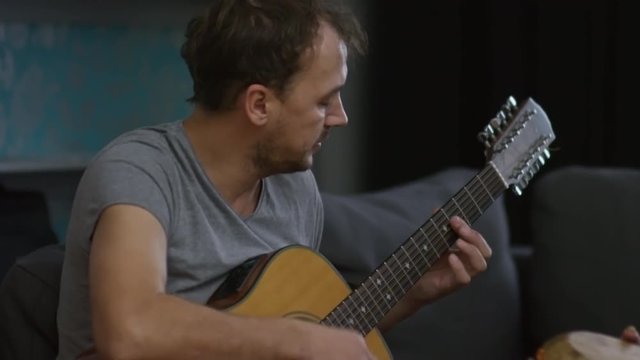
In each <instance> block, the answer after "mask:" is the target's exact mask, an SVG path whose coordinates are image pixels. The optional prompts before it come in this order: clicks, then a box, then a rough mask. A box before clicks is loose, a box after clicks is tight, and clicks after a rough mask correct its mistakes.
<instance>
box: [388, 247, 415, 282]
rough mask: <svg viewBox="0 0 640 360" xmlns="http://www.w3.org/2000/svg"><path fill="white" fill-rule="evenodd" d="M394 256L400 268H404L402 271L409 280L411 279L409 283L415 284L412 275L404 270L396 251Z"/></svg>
mask: <svg viewBox="0 0 640 360" xmlns="http://www.w3.org/2000/svg"><path fill="white" fill-rule="evenodd" d="M392 257H393V260H395V261H396V263H397V264H398V267H400V270H402V272H403V273H404V275H405V277H406V278H407V280H409V283H410V284H411V286H413V284H414V282H413V281H412V280H411V276H410V275H409V274H408V273H407V272H406V271H405V270H404V266H402V264H401V263H400V261H398V258H397V257H396V253H393V255H392ZM403 288H404V287H403Z"/></svg>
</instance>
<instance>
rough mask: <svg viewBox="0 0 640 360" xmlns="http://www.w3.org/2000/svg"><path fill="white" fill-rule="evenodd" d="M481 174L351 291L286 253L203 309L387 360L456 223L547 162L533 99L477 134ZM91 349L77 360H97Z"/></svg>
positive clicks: (327, 272) (236, 279)
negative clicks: (360, 347)
mask: <svg viewBox="0 0 640 360" xmlns="http://www.w3.org/2000/svg"><path fill="white" fill-rule="evenodd" d="M478 139H479V140H480V142H482V143H483V144H484V145H485V155H486V157H487V159H488V161H487V164H486V166H485V167H484V168H483V169H482V170H481V171H479V172H478V173H477V174H476V175H475V176H473V177H472V178H471V179H470V180H469V181H468V182H467V183H466V185H464V186H463V187H462V189H460V190H459V191H458V192H457V193H456V194H455V195H454V196H453V197H451V199H450V200H448V201H447V202H446V203H445V204H444V205H443V206H442V207H441V208H440V209H439V210H438V211H437V212H436V213H435V214H433V215H432V216H431V217H430V218H428V219H427V220H426V221H425V222H424V223H423V224H422V225H421V226H420V227H418V229H417V230H416V231H415V232H414V233H413V234H412V235H411V236H409V238H408V239H406V240H405V241H404V242H403V243H402V244H401V245H400V246H399V247H398V248H397V249H396V250H395V251H394V252H393V253H392V254H391V255H389V256H388V257H387V258H386V260H384V261H383V262H382V263H381V264H380V266H379V267H378V268H377V269H375V270H374V271H373V272H372V273H371V274H370V275H369V276H368V277H367V278H366V280H364V281H363V282H362V283H361V284H360V285H359V286H357V287H356V288H355V289H354V290H353V291H352V290H351V288H350V287H349V286H348V285H347V283H346V281H345V280H344V279H343V278H342V277H341V275H340V274H339V272H338V271H337V270H336V269H335V268H334V267H333V266H332V265H331V263H330V262H329V261H328V260H327V259H326V258H325V257H324V256H322V255H321V254H319V253H318V252H316V251H314V250H312V249H310V248H307V247H303V246H289V247H285V248H283V249H281V250H279V251H277V252H275V253H272V254H265V255H262V256H259V257H255V258H253V259H250V260H248V261H247V262H245V263H244V264H242V265H240V266H238V267H237V268H235V269H233V270H232V271H231V272H230V274H229V276H228V277H227V279H226V280H225V282H224V283H223V284H222V285H221V286H220V288H219V289H218V290H217V291H216V292H215V293H214V294H213V295H212V296H211V298H210V299H209V301H208V303H207V305H208V306H211V307H213V308H216V309H219V310H224V311H228V312H230V313H233V314H236V315H245V316H264V317H287V318H295V319H300V320H305V321H312V322H317V323H320V324H323V325H326V326H333V327H340V328H350V329H354V330H356V331H358V332H360V333H361V334H362V335H363V336H365V340H366V342H367V346H368V347H369V349H370V351H371V352H372V353H373V354H374V355H375V356H376V357H377V358H378V359H381V360H383V359H391V358H392V355H391V353H390V351H389V349H388V348H387V345H386V344H385V342H384V339H383V338H382V336H381V334H380V332H379V331H378V329H377V328H376V326H377V324H378V323H379V322H380V321H381V320H382V318H383V317H384V316H385V315H386V314H387V313H388V312H389V311H390V310H391V308H393V306H394V305H395V304H396V303H397V302H398V301H399V300H400V299H401V298H402V297H403V296H404V295H405V294H406V293H407V291H409V289H411V287H412V286H413V285H414V284H415V283H416V281H417V280H418V279H419V278H420V277H421V276H422V275H423V274H424V273H425V272H427V271H428V270H429V269H430V268H431V266H432V265H433V264H435V263H436V261H438V259H439V258H440V257H441V256H443V255H444V254H446V253H447V252H448V251H449V249H450V248H451V246H452V245H453V244H454V243H455V241H456V240H457V235H456V234H455V233H454V232H453V230H452V229H451V228H450V226H449V220H450V219H451V217H453V216H459V217H461V218H462V219H464V220H466V222H467V223H469V224H472V223H474V222H475V221H476V220H477V219H478V218H479V217H480V216H481V215H482V214H483V213H484V212H485V211H486V210H487V208H488V207H489V206H490V205H491V204H492V203H493V202H494V201H495V200H496V199H498V198H499V197H500V196H501V195H502V193H503V192H504V191H505V190H506V189H508V188H511V189H512V190H513V191H515V192H516V194H518V195H521V194H522V190H523V189H524V188H525V187H526V186H527V184H528V183H529V181H530V180H531V179H532V177H533V176H534V175H535V174H536V173H537V172H538V170H539V169H540V167H541V166H542V165H544V163H545V161H546V160H547V159H549V157H550V152H549V150H548V147H549V145H550V144H551V143H552V142H553V141H554V139H555V135H554V133H553V130H552V128H551V124H550V122H549V119H548V118H547V115H546V114H545V112H544V110H543V109H542V108H541V107H540V106H539V105H538V104H537V103H536V102H535V101H534V100H533V99H531V98H529V99H527V100H526V101H524V102H522V103H521V104H519V105H518V104H517V103H516V101H515V99H514V98H513V97H509V98H508V99H507V101H506V103H505V104H504V105H502V106H501V108H500V110H499V111H498V112H497V114H496V116H495V117H494V118H493V119H491V121H490V122H489V124H488V125H487V126H486V127H485V128H484V129H483V131H481V132H480V133H479V134H478ZM98 358H99V357H98V356H97V354H96V353H95V349H91V350H90V351H87V352H85V353H83V354H82V355H81V357H80V359H83V360H87V359H98Z"/></svg>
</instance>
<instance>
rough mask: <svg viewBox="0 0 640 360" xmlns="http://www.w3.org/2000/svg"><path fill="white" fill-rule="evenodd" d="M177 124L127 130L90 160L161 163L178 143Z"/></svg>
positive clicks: (94, 161) (97, 161)
mask: <svg viewBox="0 0 640 360" xmlns="http://www.w3.org/2000/svg"><path fill="white" fill-rule="evenodd" d="M178 126H179V123H163V124H158V125H150V126H145V127H140V128H136V129H133V130H129V131H127V132H125V133H123V134H121V135H119V136H118V137H116V138H114V139H113V140H112V141H111V142H109V143H108V144H107V145H106V146H105V147H104V148H102V150H100V152H98V154H96V156H95V157H94V158H93V160H92V162H91V163H92V164H94V163H102V162H105V161H125V162H130V163H131V162H135V163H147V162H154V163H157V162H159V161H163V159H166V158H167V156H169V155H170V154H171V152H172V150H174V149H175V148H176V146H174V145H175V143H177V142H179V133H178Z"/></svg>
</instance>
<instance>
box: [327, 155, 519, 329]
mask: <svg viewBox="0 0 640 360" xmlns="http://www.w3.org/2000/svg"><path fill="white" fill-rule="evenodd" d="M506 189H507V187H506V185H505V184H504V182H503V180H502V179H501V177H500V175H499V173H498V172H497V171H496V169H495V168H494V167H493V165H492V164H491V163H489V164H488V165H487V166H486V167H485V168H484V169H482V171H480V172H479V173H478V174H477V175H475V176H474V177H473V178H472V179H471V180H469V182H467V184H466V185H465V186H463V187H462V189H460V191H458V192H457V193H456V194H455V195H454V196H453V197H452V198H451V199H450V200H449V201H448V202H447V203H446V204H445V205H444V206H442V207H441V208H440V209H439V210H438V211H437V212H436V213H434V214H433V215H432V216H431V217H430V218H429V219H428V220H427V221H426V222H424V223H423V224H422V225H421V226H420V227H419V228H418V229H417V230H416V231H415V232H414V233H413V234H412V235H411V236H409V238H408V239H407V240H406V241H404V242H403V244H402V245H401V246H400V247H399V248H398V249H397V250H396V251H395V252H394V253H393V254H391V255H390V256H389V257H387V258H386V259H385V260H384V261H383V262H382V264H381V265H380V266H379V267H378V268H377V269H375V270H374V271H373V272H372V273H371V275H369V277H368V278H367V279H366V280H365V281H363V282H362V284H360V286H358V287H357V288H356V289H355V290H354V291H353V292H352V293H351V294H350V295H349V296H348V297H346V298H345V299H344V300H343V301H342V302H341V303H340V304H339V305H338V306H336V308H335V309H334V310H333V311H332V312H330V313H329V314H328V315H327V316H326V317H325V318H324V319H323V320H322V323H323V324H325V325H328V326H335V327H342V328H351V329H354V330H357V331H359V332H360V333H361V334H363V335H366V334H368V333H369V332H370V331H371V330H372V329H373V328H374V327H376V326H377V324H378V323H379V322H380V321H381V320H382V318H383V317H384V316H385V315H386V314H387V313H388V312H389V310H391V308H393V306H394V305H395V304H397V303H398V301H399V300H400V299H401V298H402V297H403V296H404V295H405V294H406V293H407V291H409V289H411V287H413V285H414V284H415V283H416V281H418V279H420V277H421V276H422V275H423V274H424V273H425V272H427V271H428V270H429V269H430V268H431V266H432V265H433V264H435V262H436V261H438V259H440V257H441V256H442V255H443V254H445V253H447V252H448V251H449V249H450V248H451V246H452V245H453V244H454V243H455V241H456V240H457V238H458V236H457V235H456V233H455V232H454V231H453V230H452V229H451V227H450V225H449V220H450V219H451V218H452V217H453V216H459V217H460V218H462V219H464V220H465V221H466V222H467V223H469V224H473V223H474V222H475V221H476V220H477V219H478V218H479V217H480V216H482V214H483V213H484V212H485V211H486V210H487V208H488V207H489V206H490V205H491V204H493V202H494V201H495V200H496V199H497V198H498V197H499V196H500V195H501V194H502V193H503V192H504V191H505V190H506Z"/></svg>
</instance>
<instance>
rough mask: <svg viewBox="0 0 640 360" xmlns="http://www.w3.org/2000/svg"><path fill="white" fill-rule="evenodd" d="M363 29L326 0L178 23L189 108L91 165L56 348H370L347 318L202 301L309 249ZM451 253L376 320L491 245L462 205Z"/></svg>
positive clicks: (311, 355)
mask: <svg viewBox="0 0 640 360" xmlns="http://www.w3.org/2000/svg"><path fill="white" fill-rule="evenodd" d="M365 42H366V38H365V36H364V34H363V32H362V31H361V30H360V26H359V25H358V23H357V21H356V20H355V18H354V17H353V16H352V15H350V14H349V13H348V12H346V11H345V10H344V9H343V8H341V7H339V6H338V5H335V4H332V3H330V2H327V1H321V0H305V1H300V0H236V1H233V0H217V1H214V4H213V5H212V7H211V8H210V10H209V11H208V13H207V14H206V15H205V16H203V17H201V18H197V19H194V20H193V21H192V22H191V23H190V24H189V26H188V29H187V33H186V41H185V43H184V45H183V48H182V55H183V58H184V59H185V61H186V63H187V65H188V66H189V70H190V72H191V75H192V77H193V81H194V95H193V97H192V99H191V100H192V102H193V103H194V111H193V113H192V114H191V115H190V116H188V117H187V118H186V119H185V120H184V121H178V122H173V123H166V124H162V125H158V126H154V127H149V128H145V129H139V130H135V131H132V132H129V133H127V134H124V135H122V136H120V137H119V138H118V139H116V140H114V141H113V142H112V143H111V144H109V145H108V146H107V147H106V148H105V149H103V150H102V151H101V152H100V153H99V154H98V155H97V156H96V157H95V159H94V160H93V161H92V162H91V164H89V166H88V167H87V169H86V171H85V174H84V176H83V178H82V180H81V182H80V184H79V186H78V190H77V193H76V199H75V200H74V205H73V210H72V219H71V222H70V225H69V232H68V239H67V242H66V246H67V250H66V251H67V252H66V255H65V263H64V268H63V278H62V285H61V286H62V289H61V296H60V307H59V312H58V321H59V332H60V355H59V359H65V360H66V359H74V358H76V357H77V356H78V354H80V353H81V352H83V351H84V350H86V349H88V348H89V347H92V346H94V345H95V348H96V349H97V351H98V353H99V354H100V356H101V357H103V358H114V359H134V358H135V359H138V358H140V359H142V358H144V359H202V358H208V359H209V358H211V359H351V360H353V359H372V358H373V355H372V354H371V353H370V351H369V349H368V348H367V346H366V344H365V342H364V340H363V337H362V336H361V335H360V334H359V333H357V332H355V331H352V330H346V329H338V328H332V327H326V326H322V325H318V324H313V323H307V322H302V321H297V320H290V319H284V318H264V317H251V316H235V315H232V314H229V313H227V312H224V311H218V310H215V309H213V308H211V307H207V306H205V305H203V304H204V303H206V301H207V300H208V298H209V297H210V296H211V294H212V293H213V292H214V291H215V290H216V288H217V287H218V286H219V285H220V283H221V282H222V281H223V280H224V279H225V277H226V275H227V274H228V272H229V271H230V270H231V269H233V268H234V267H236V266H237V265H239V264H241V263H242V262H243V261H245V260H246V259H248V258H251V257H253V256H256V255H259V254H264V253H268V252H272V251H275V250H277V249H279V248H281V247H283V246H286V245H290V244H302V245H306V246H309V247H312V248H315V249H317V248H318V245H319V240H320V237H321V233H322V222H323V210H322V204H321V200H320V196H319V192H318V189H317V186H316V183H315V180H314V178H313V175H312V173H311V171H310V168H311V166H312V163H313V156H314V154H315V152H317V151H318V150H319V149H320V147H321V145H322V142H323V141H324V140H325V139H326V138H327V136H328V134H329V130H330V129H332V128H333V127H340V126H345V125H346V124H347V115H346V113H345V110H344V109H343V105H342V101H341V98H340V90H341V88H342V87H343V86H344V84H345V82H346V79H347V54H348V52H349V51H352V52H358V53H361V52H362V51H363V50H364V47H365ZM451 226H452V228H453V229H454V230H455V231H456V232H457V234H458V235H459V237H460V239H459V240H458V241H457V243H456V247H457V249H458V250H457V251H456V252H455V253H451V254H448V255H447V256H445V257H443V259H441V261H440V263H439V264H437V265H436V266H435V267H434V269H432V271H429V272H428V273H427V274H426V275H424V276H423V277H422V278H421V280H420V281H419V282H418V283H417V284H416V286H415V287H414V288H413V289H412V290H411V291H410V292H409V293H408V294H407V295H406V296H405V298H403V299H402V300H401V301H400V302H399V304H398V305H396V307H394V308H393V309H392V310H391V311H390V313H389V314H388V315H387V316H386V317H385V319H384V320H383V321H382V323H381V324H380V326H379V328H381V329H382V330H384V329H387V328H389V327H391V326H393V324H395V323H396V322H398V321H400V320H401V319H403V318H405V317H406V316H409V315H410V314H412V313H413V312H415V311H416V310H418V309H419V308H420V307H421V306H423V305H425V304H428V303H430V302H432V301H435V300H436V299H438V298H440V297H442V296H444V295H445V294H448V293H450V292H451V291H454V290H455V289H457V288H459V287H460V286H463V285H465V284H467V283H468V282H469V281H470V280H471V278H472V277H473V276H475V275H476V274H477V273H479V272H481V271H483V270H485V268H486V266H487V263H486V260H487V259H488V258H489V257H490V256H491V249H490V248H489V246H488V245H487V243H486V242H485V240H484V239H483V238H482V236H481V235H480V234H479V233H477V232H476V231H474V230H472V229H471V228H470V227H469V226H468V225H467V224H465V223H464V222H462V221H461V220H460V219H458V218H454V219H452V221H451Z"/></svg>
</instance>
